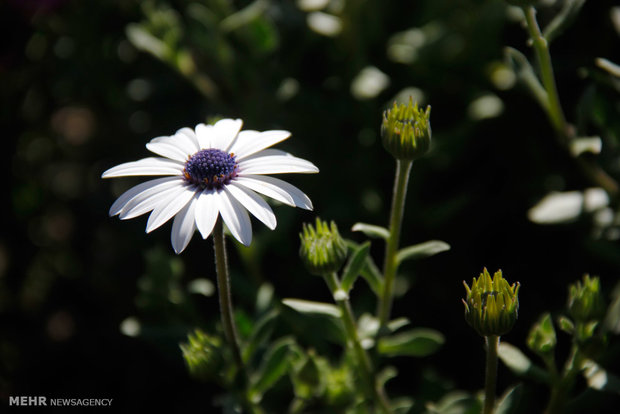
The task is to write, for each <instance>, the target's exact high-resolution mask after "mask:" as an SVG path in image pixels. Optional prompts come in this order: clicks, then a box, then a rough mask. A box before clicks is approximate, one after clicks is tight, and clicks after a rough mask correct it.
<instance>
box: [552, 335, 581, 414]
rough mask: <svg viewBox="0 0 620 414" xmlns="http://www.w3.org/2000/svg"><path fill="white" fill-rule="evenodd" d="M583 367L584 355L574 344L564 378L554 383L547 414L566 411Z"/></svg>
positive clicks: (563, 374) (558, 413) (559, 413)
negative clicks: (567, 403)
mask: <svg viewBox="0 0 620 414" xmlns="http://www.w3.org/2000/svg"><path fill="white" fill-rule="evenodd" d="M582 365H583V355H582V353H581V352H580V351H579V347H578V346H577V345H576V344H573V347H572V349H571V353H570V357H569V358H568V360H567V361H566V366H565V367H564V372H563V373H562V377H561V378H559V379H556V380H555V381H553V382H552V386H551V397H550V398H549V403H548V405H547V408H546V409H545V414H562V413H563V412H564V411H565V407H566V402H567V401H568V397H569V395H570V392H571V390H572V389H573V387H574V385H575V380H576V377H577V375H578V374H579V372H580V371H581V366H582Z"/></svg>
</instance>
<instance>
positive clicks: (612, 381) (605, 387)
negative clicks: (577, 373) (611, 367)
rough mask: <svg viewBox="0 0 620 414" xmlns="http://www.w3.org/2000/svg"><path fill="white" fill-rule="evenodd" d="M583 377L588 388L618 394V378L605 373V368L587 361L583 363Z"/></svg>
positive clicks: (619, 380)
mask: <svg viewBox="0 0 620 414" xmlns="http://www.w3.org/2000/svg"><path fill="white" fill-rule="evenodd" d="M582 367H583V376H584V378H585V379H586V381H587V383H588V387H590V388H593V389H595V390H599V391H608V392H614V393H616V394H620V378H618V377H617V376H615V375H614V374H612V373H610V372H607V371H606V370H605V368H603V367H601V366H600V365H598V364H597V363H596V362H594V361H592V360H590V359H588V360H586V361H585V362H584V363H583V366H582Z"/></svg>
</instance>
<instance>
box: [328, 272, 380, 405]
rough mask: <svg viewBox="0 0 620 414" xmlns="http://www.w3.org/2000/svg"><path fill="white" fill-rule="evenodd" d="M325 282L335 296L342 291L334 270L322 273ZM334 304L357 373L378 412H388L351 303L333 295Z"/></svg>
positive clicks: (345, 298) (344, 298)
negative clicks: (340, 318) (359, 332)
mask: <svg viewBox="0 0 620 414" xmlns="http://www.w3.org/2000/svg"><path fill="white" fill-rule="evenodd" d="M323 277H324V279H325V282H326V283H327V285H328V286H329V289H330V290H331V292H332V294H333V295H334V296H336V294H335V293H336V292H338V291H340V292H343V291H342V290H341V288H340V281H339V279H338V275H336V273H335V272H332V273H329V274H325V275H323ZM334 300H335V301H336V304H337V305H338V307H339V308H340V312H341V313H342V322H343V324H344V328H345V332H346V335H347V343H348V344H349V345H350V346H351V348H352V349H353V352H354V355H355V359H356V360H357V364H358V367H359V373H360V376H361V377H362V380H363V381H364V383H365V386H366V388H367V389H368V393H370V396H371V397H372V399H373V400H375V401H376V403H377V404H378V406H379V412H381V413H383V414H390V413H391V412H392V410H391V408H390V403H389V402H388V400H387V396H386V395H385V393H384V392H383V390H382V389H379V387H378V386H377V383H376V379H375V374H374V370H373V367H372V363H371V361H370V357H369V356H368V353H367V352H366V350H365V349H364V348H363V347H362V344H361V342H360V339H359V335H358V334H357V326H356V324H355V317H354V316H353V310H352V309H351V303H350V302H349V299H348V298H347V297H346V295H344V296H343V297H342V298H340V297H334Z"/></svg>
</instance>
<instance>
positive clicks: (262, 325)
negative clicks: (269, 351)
mask: <svg viewBox="0 0 620 414" xmlns="http://www.w3.org/2000/svg"><path fill="white" fill-rule="evenodd" d="M277 316H278V311H276V310H273V311H271V312H269V313H267V314H265V315H264V316H263V317H262V318H260V319H259V320H258V321H257V322H256V324H255V325H254V329H253V331H252V335H251V337H250V339H249V341H248V345H247V346H246V347H245V349H244V350H243V359H244V361H246V362H247V361H249V360H250V359H251V358H252V357H253V356H254V353H255V352H256V349H257V348H259V347H260V346H262V345H264V344H265V343H266V342H267V340H268V339H269V337H270V336H271V334H272V333H273V328H274V325H275V323H276V321H277Z"/></svg>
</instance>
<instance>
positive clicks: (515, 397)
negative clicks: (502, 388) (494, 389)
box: [495, 384, 523, 414]
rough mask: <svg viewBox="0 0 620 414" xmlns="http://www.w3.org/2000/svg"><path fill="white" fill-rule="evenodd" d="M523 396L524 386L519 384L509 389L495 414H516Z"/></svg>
mask: <svg viewBox="0 0 620 414" xmlns="http://www.w3.org/2000/svg"><path fill="white" fill-rule="evenodd" d="M522 396H523V385H522V384H517V385H515V386H514V387H512V388H511V389H509V390H508V391H507V392H506V393H505V394H504V396H503V397H502V399H501V400H500V401H499V403H498V405H497V409H496V410H495V414H516V413H517V408H518V407H519V401H521V398H522Z"/></svg>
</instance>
